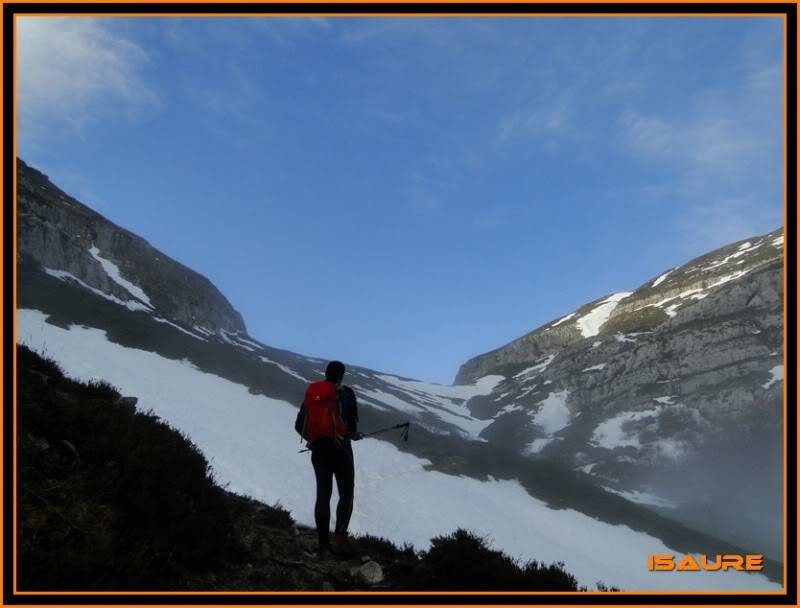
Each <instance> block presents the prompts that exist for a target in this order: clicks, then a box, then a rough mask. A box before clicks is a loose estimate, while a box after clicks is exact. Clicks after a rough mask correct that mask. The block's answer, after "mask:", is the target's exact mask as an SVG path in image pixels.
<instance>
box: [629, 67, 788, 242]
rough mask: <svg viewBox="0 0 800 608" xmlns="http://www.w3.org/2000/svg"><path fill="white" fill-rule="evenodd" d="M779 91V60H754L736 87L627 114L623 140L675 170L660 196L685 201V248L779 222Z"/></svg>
mask: <svg viewBox="0 0 800 608" xmlns="http://www.w3.org/2000/svg"><path fill="white" fill-rule="evenodd" d="M781 93H782V71H781V67H780V66H779V65H778V66H776V65H775V64H774V63H773V62H772V61H764V62H762V63H761V64H755V63H750V64H748V65H747V67H746V68H744V71H743V74H742V79H741V81H740V84H739V86H738V87H728V88H727V89H718V90H715V89H706V90H701V91H698V92H697V94H696V95H695V96H694V98H693V99H692V100H691V102H690V103H689V104H687V105H686V107H683V108H680V109H674V110H673V111H671V112H670V113H669V114H668V115H667V114H665V113H662V114H657V113H654V112H649V111H642V112H637V111H627V112H625V113H624V114H622V116H621V120H620V126H621V131H622V136H623V141H624V143H625V145H627V146H628V148H629V150H630V151H631V152H632V153H633V154H634V156H635V157H637V159H638V160H639V161H640V162H644V163H649V164H651V165H652V166H654V167H658V169H659V172H661V173H665V174H669V175H670V176H671V177H670V181H669V186H668V187H667V190H668V192H667V193H664V195H659V196H658V198H659V199H661V200H662V201H670V202H672V203H673V204H674V205H677V206H679V207H682V209H681V210H680V211H679V212H678V213H677V214H676V216H675V220H674V227H675V229H676V230H677V233H678V235H679V239H680V241H679V247H680V248H681V249H682V252H683V253H684V254H687V255H697V254H698V253H699V252H701V251H707V250H709V249H712V248H714V247H718V246H722V245H724V244H725V243H728V242H731V241H736V240H739V239H743V238H748V237H751V236H753V235H755V234H760V233H764V232H767V231H769V230H774V229H775V228H777V227H778V226H780V225H781V223H782V217H781V181H780V173H781V134H780V133H781V130H780V127H781V114H780V109H781V105H780V100H781Z"/></svg>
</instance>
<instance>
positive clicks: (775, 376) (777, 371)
mask: <svg viewBox="0 0 800 608" xmlns="http://www.w3.org/2000/svg"><path fill="white" fill-rule="evenodd" d="M769 373H770V374H772V378H770V380H769V381H768V382H766V383H765V384H762V385H761V386H762V387H763V388H765V389H766V388H769V387H770V386H772V385H773V384H776V383H778V382H780V381H782V380H783V365H776V366H775V367H773V368H772V369H771V370H769Z"/></svg>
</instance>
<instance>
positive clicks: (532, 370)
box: [514, 355, 556, 380]
mask: <svg viewBox="0 0 800 608" xmlns="http://www.w3.org/2000/svg"><path fill="white" fill-rule="evenodd" d="M555 358H556V356H555V355H548V356H547V357H545V358H544V359H543V360H541V363H537V364H536V365H534V366H532V367H528V368H525V369H523V370H522V371H521V372H518V373H516V374H514V378H522V379H523V380H530V379H531V376H533V375H535V374H541V373H542V372H543V371H544V370H546V369H547V366H548V365H550V364H551V363H552V362H553V359H555Z"/></svg>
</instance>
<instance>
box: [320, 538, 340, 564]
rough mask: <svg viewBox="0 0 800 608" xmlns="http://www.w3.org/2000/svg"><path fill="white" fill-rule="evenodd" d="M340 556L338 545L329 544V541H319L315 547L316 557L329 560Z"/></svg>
mask: <svg viewBox="0 0 800 608" xmlns="http://www.w3.org/2000/svg"><path fill="white" fill-rule="evenodd" d="M341 557H342V555H341V553H340V552H339V549H338V547H334V546H331V543H329V542H327V543H320V544H319V546H318V547H317V559H319V560H323V561H324V560H331V559H340V558H341Z"/></svg>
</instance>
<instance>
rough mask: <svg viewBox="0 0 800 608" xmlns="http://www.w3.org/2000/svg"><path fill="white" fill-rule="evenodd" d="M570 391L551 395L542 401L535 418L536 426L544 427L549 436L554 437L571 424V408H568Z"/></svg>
mask: <svg viewBox="0 0 800 608" xmlns="http://www.w3.org/2000/svg"><path fill="white" fill-rule="evenodd" d="M567 397H569V391H567V390H563V391H559V392H557V393H550V394H549V395H548V396H547V398H546V399H545V400H544V401H542V402H541V403H542V406H541V407H540V408H539V410H538V411H537V412H536V414H535V415H534V417H533V422H534V424H537V425H538V426H540V427H542V429H543V430H544V431H545V433H547V434H548V435H552V434H553V433H556V432H558V431H560V430H561V429H563V428H564V427H565V426H567V425H568V424H569V418H570V413H569V408H568V407H567Z"/></svg>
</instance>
